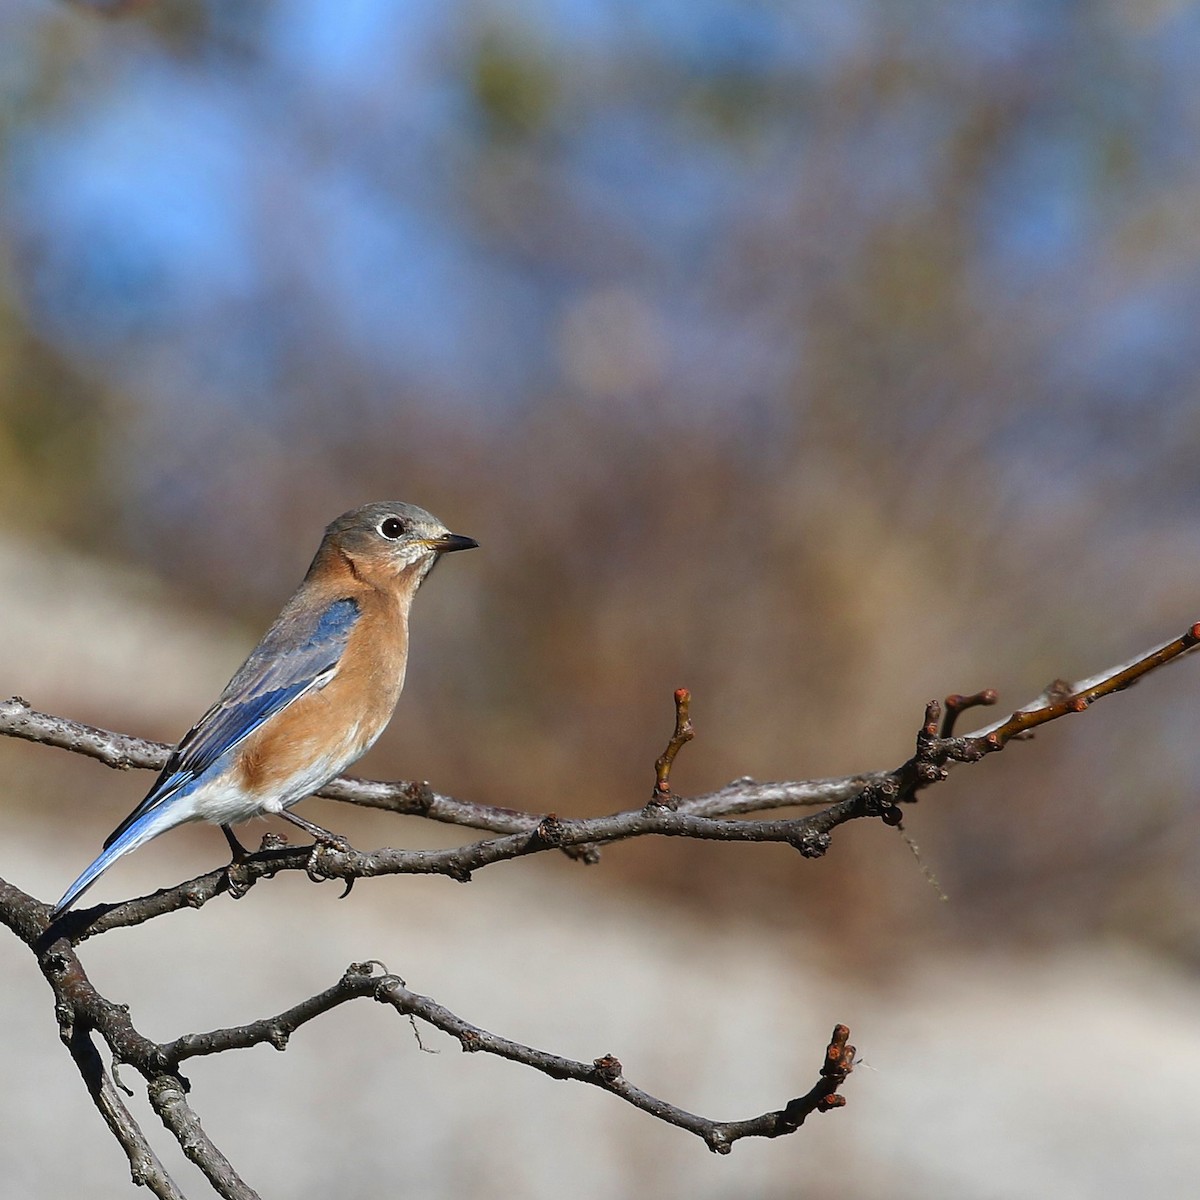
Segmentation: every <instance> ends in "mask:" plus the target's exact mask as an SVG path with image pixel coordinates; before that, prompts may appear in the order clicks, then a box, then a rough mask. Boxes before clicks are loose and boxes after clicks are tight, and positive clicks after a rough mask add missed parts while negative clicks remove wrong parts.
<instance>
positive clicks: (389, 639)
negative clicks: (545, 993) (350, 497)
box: [54, 501, 478, 917]
mask: <svg viewBox="0 0 1200 1200" xmlns="http://www.w3.org/2000/svg"><path fill="white" fill-rule="evenodd" d="M477 545H478V543H477V542H475V541H474V540H473V539H471V538H469V537H460V536H459V535H458V534H456V533H451V532H450V531H449V530H448V529H446V527H445V526H444V525H443V524H442V523H441V522H440V521H438V520H437V519H436V518H434V517H432V516H430V515H429V513H427V512H425V511H424V509H420V508H416V507H415V506H413V505H411V504H400V503H397V502H391V501H387V502H382V503H377V504H365V505H363V506H362V507H361V508H356V509H354V510H353V511H352V512H348V513H345V514H344V515H343V516H340V517H338V519H337V520H336V521H334V522H333V524H332V525H330V526H329V528H328V529H326V530H325V536H324V538H323V539H322V541H321V546H320V549H319V550H318V551H317V555H316V557H315V558H314V559H313V561H312V566H311V567H309V568H308V574H307V575H305V577H304V582H303V583H301V584H300V587H299V588H298V589H297V590H296V593H295V594H294V595H293V596H292V598H291V599H290V600H289V601H288V602H287V603H286V604H285V605H284V606H283V611H282V612H281V613H280V614H279V616H278V617H276V618H275V623H274V624H273V625H272V626H271V628H270V629H268V630H267V632H266V634H265V635H264V637H263V639H262V641H261V642H259V643H258V645H257V646H256V647H255V648H254V650H253V651H252V652H251V654H250V657H249V658H248V659H246V661H245V662H244V663H243V664H242V666H241V669H240V670H239V671H238V672H237V674H236V675H234V677H233V678H232V679H231V680H230V681H229V684H228V685H227V686H226V688H225V690H224V691H223V692H222V693H221V696H220V698H219V699H218V700H217V702H216V704H214V705H213V706H212V708H210V709H209V710H208V712H206V713H205V714H204V716H202V717H201V718H200V720H199V721H198V722H197V723H196V724H195V725H194V726H193V727H192V728H191V729H190V730H189V731H188V732H187V733H186V734H185V735H184V737H183V740H182V741H181V742H180V743H179V745H178V746H176V747H175V749H174V750H172V751H171V755H170V757H169V758H168V759H167V764H166V766H165V767H163V769H162V773H161V774H160V775H159V777H158V778H157V779H156V780H155V781H154V786H153V787H152V788H151V789H150V792H149V794H148V795H147V796H146V798H145V799H144V800H143V801H142V802H141V804H139V805H138V806H137V808H135V809H134V810H133V812H131V813H130V814H129V816H128V817H126V818H125V820H124V821H122V822H121V824H120V825H118V826H117V828H116V829H115V830H114V831H113V833H112V836H111V837H109V839H108V840H107V841H106V842H105V843H104V852H103V853H102V854H101V855H100V857H99V858H97V859H96V861H95V862H93V863H92V865H91V866H90V867H88V869H87V870H86V871H84V873H83V874H82V875H80V876H79V878H78V879H77V880H75V882H74V883H73V884H71V886H70V887H69V888H67V891H66V894H65V895H64V896H63V898H62V899H61V900H60V901H59V902H58V903H57V904H56V905H55V906H54V916H56V917H57V916H58V915H59V914H61V913H63V912H66V910H67V909H68V908H70V907H71V905H72V904H74V903H75V901H76V900H77V899H79V897H80V896H81V895H82V894H83V893H84V892H85V891H86V890H87V889H88V888H89V887H91V885H92V884H93V883H94V882H95V881H96V880H97V879H98V878H99V876H100V875H101V874H102V873H103V872H104V871H107V870H108V868H109V867H111V866H112V864H113V863H114V862H116V861H117V859H118V858H120V857H121V855H123V854H128V853H129V851H130V850H136V849H137V848H138V846H141V845H143V844H144V843H145V842H148V841H150V839H151V838H156V837H158V835H159V834H160V833H165V832H166V831H167V830H168V829H173V828H174V827H175V826H176V825H182V824H183V823H184V822H185V821H212V822H213V823H214V824H218V825H220V826H221V829H222V831H223V832H224V834H225V836H226V838H227V839H228V840H229V844H230V846H231V847H232V848H233V849H234V853H235V854H237V853H239V852H240V851H241V847H240V846H239V844H238V841H237V839H236V838H235V837H234V835H233V831H232V829H230V825H231V824H233V823H235V822H239V821H247V820H249V819H250V818H251V817H257V816H261V815H263V814H265V813H275V814H278V815H279V816H281V817H285V818H286V819H287V820H289V821H291V822H292V823H293V824H295V825H299V826H300V827H301V828H302V829H304V830H306V831H307V832H308V833H310V834H312V835H313V836H314V837H316V838H317V840H318V841H321V842H327V843H328V842H337V841H338V839H337V838H336V836H335V835H333V834H331V833H329V831H328V830H325V829H322V828H321V827H320V826H319V825H314V824H312V822H310V821H306V820H304V818H303V817H298V816H296V815H295V813H291V812H288V809H289V807H290V806H291V805H293V804H295V803H296V802H297V801H298V800H303V799H304V797H305V796H309V795H311V794H312V793H313V792H315V791H317V790H318V789H320V788H322V787H324V785H325V784H326V783H328V782H329V780H331V779H332V778H333V777H334V776H335V775H340V774H341V772H342V771H344V770H345V769H346V768H347V767H348V766H349V765H350V764H351V763H352V762H354V761H355V760H356V759H357V758H359V757H361V756H362V755H363V754H365V753H366V752H367V750H368V749H370V747H371V746H372V745H373V744H374V743H375V739H376V738H378V737H379V735H380V734H381V733H382V732H383V730H384V727H385V726H386V725H387V723H388V721H389V720H390V719H391V716H392V710H393V709H394V708H395V707H396V701H397V700H398V699H399V697H400V689H401V688H402V687H403V686H404V669H405V665H406V663H407V660H408V613H409V608H410V607H411V605H412V600H413V596H414V595H416V591H417V588H419V587H420V586H421V583H422V581H423V580H424V579H425V577H426V576H427V575H428V574H429V572H430V571H431V570H432V569H433V566H434V564H435V563H436V562H437V561H438V558H439V556H440V555H442V554H445V553H447V552H449V551H451V550H470V549H471V548H472V547H474V546H477Z"/></svg>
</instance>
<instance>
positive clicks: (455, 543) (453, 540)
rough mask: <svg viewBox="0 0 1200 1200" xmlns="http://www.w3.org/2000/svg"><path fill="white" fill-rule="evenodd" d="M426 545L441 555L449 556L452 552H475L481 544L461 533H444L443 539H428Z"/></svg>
mask: <svg viewBox="0 0 1200 1200" xmlns="http://www.w3.org/2000/svg"><path fill="white" fill-rule="evenodd" d="M425 545H427V546H428V547H429V548H430V550H436V551H437V552H438V553H439V554H449V553H450V552H451V551H452V550H474V549H475V548H476V547H477V546H478V545H479V543H478V542H477V541H476V540H475V539H474V538H469V537H463V536H462V534H459V533H444V534H442V536H441V537H435V538H426V540H425Z"/></svg>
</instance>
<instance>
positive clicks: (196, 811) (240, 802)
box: [175, 724, 382, 825]
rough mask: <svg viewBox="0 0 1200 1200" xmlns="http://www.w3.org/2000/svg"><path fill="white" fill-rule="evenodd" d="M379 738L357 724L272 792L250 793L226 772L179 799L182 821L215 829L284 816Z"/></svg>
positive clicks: (255, 791) (232, 774)
mask: <svg viewBox="0 0 1200 1200" xmlns="http://www.w3.org/2000/svg"><path fill="white" fill-rule="evenodd" d="M380 732H382V731H380ZM378 736H379V734H378V733H376V734H375V735H374V736H372V737H370V738H364V737H363V736H362V732H361V730H360V728H359V726H358V725H357V724H355V725H353V726H351V728H350V729H348V730H347V731H346V733H345V734H344V735H343V737H342V738H340V739H339V740H338V742H336V743H335V744H334V745H333V746H326V748H325V753H324V754H322V755H321V756H320V757H318V758H314V759H312V760H311V761H309V762H307V763H305V765H304V766H303V767H302V768H301V769H299V770H297V771H296V772H294V773H293V774H292V775H290V776H289V777H288V778H287V779H285V780H284V781H283V782H282V783H280V782H278V781H276V783H275V785H274V786H273V787H271V788H269V789H261V790H250V789H248V788H247V787H246V786H245V785H244V784H243V783H241V782H240V781H239V779H238V775H237V772H223V773H222V774H221V775H219V776H217V777H216V778H214V779H211V780H207V781H205V782H204V783H201V784H200V785H199V786H197V787H195V788H193V789H192V790H191V791H190V792H188V794H187V795H186V796H181V797H179V798H178V799H177V800H176V801H175V803H176V804H177V805H178V806H179V808H178V809H177V810H176V811H184V812H187V813H188V815H187V816H184V817H182V820H184V821H211V822H212V823H213V824H214V825H237V824H239V823H240V822H242V821H249V820H252V819H253V818H254V817H261V816H263V815H264V814H267V813H278V812H282V811H283V810H284V809H285V808H290V807H291V806H292V805H293V804H295V803H297V802H298V801H300V800H303V799H304V797H305V796H311V795H312V793H313V792H315V791H319V790H320V789H321V788H322V787H324V786H325V784H327V783H328V782H329V781H330V780H331V779H333V778H334V776H336V775H340V774H341V773H342V772H343V771H344V770H345V769H346V768H347V767H348V766H349V765H350V764H351V763H352V762H354V761H355V760H356V759H358V758H360V757H362V755H364V754H365V753H366V752H367V751H368V750H369V749H370V748H371V746H372V745H374V743H375V740H376V738H377V737H378Z"/></svg>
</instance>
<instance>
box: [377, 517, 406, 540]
mask: <svg viewBox="0 0 1200 1200" xmlns="http://www.w3.org/2000/svg"><path fill="white" fill-rule="evenodd" d="M404 529H405V525H404V522H403V521H401V520H400V518H399V517H388V519H387V520H386V521H384V522H383V523H382V524H381V525H380V526H379V532H380V533H382V534H383V536H384V537H385V538H398V537H399V536H400V535H401V534H402V533H403V532H404Z"/></svg>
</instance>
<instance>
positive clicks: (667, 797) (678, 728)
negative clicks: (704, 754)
mask: <svg viewBox="0 0 1200 1200" xmlns="http://www.w3.org/2000/svg"><path fill="white" fill-rule="evenodd" d="M691 704H692V694H691V692H689V691H688V690H687V688H676V690H675V732H674V733H673V734H671V740H670V741H669V742H668V743H667V748H666V749H665V750H664V751H663V752H662V754H661V755H660V756H659V758H658V761H657V762H656V763H655V764H654V792H653V794H652V796H651V798H650V803H651V804H657V805H661V806H662V807H664V808H674V807H675V803H674V801H675V798H674V796H673V795H672V794H671V768H672V767H673V766H674V765H675V756H676V755H677V754H678V753H679V751H680V750H682V749H683V747H684V746H686V745H687V744H688V742H690V741H691V740H692V738H694V737H695V736H696V730H695V729H694V728H693V726H692V719H691V717H690V716H689V715H688V714H689V709H690V708H691Z"/></svg>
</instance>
